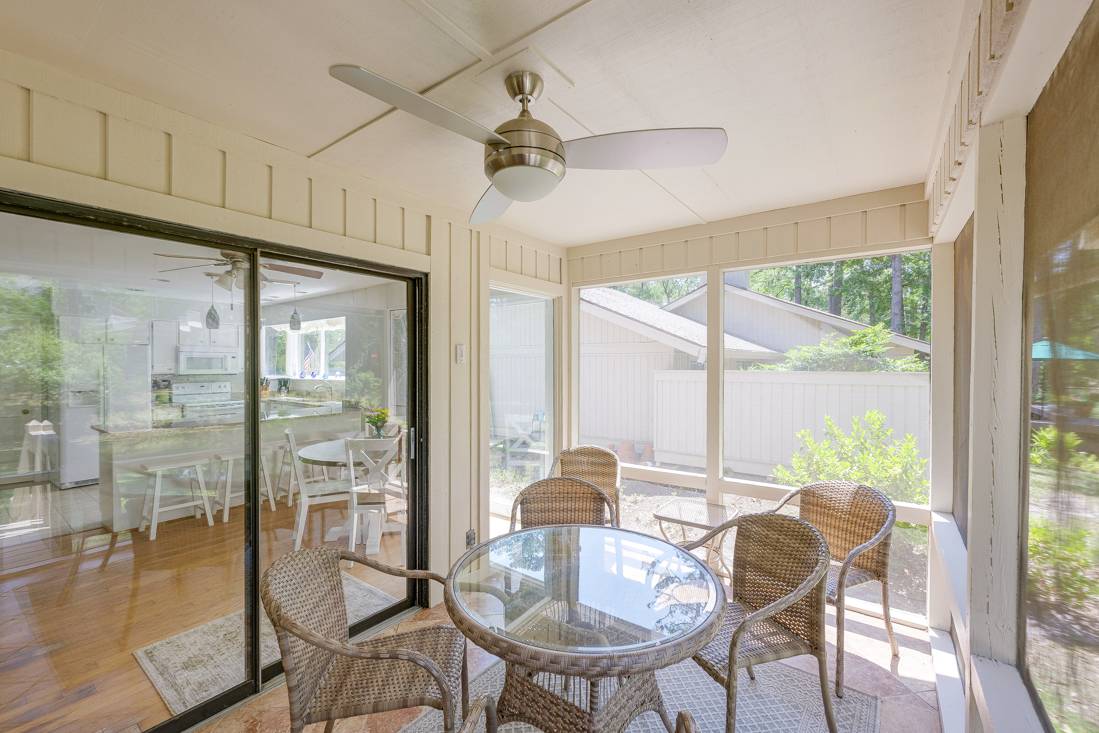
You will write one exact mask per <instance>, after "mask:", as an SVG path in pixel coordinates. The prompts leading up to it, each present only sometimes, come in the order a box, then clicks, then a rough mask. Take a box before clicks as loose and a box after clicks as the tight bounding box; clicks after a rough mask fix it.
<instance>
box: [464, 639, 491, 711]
mask: <svg viewBox="0 0 1099 733" xmlns="http://www.w3.org/2000/svg"><path fill="white" fill-rule="evenodd" d="M468 717H469V642H465V643H463V644H462V720H465V719H466V718H468ZM492 717H494V718H495V717H496V708H495V707H494V708H493V709H492Z"/></svg>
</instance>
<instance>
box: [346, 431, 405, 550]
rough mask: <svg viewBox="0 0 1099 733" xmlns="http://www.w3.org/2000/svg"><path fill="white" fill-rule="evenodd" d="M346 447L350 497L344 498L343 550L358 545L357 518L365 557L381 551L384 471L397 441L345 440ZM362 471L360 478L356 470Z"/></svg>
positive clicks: (389, 439)
mask: <svg viewBox="0 0 1099 733" xmlns="http://www.w3.org/2000/svg"><path fill="white" fill-rule="evenodd" d="M344 444H345V445H346V447H347V467H348V472H347V475H348V477H349V480H350V489H351V495H350V497H349V498H348V504H347V516H348V522H349V525H348V530H349V531H348V540H347V549H348V550H350V551H351V552H354V551H355V546H356V545H357V544H358V543H359V535H360V517H361V520H362V521H361V534H362V544H363V545H364V546H365V552H366V554H368V555H371V554H376V553H378V552H380V551H381V538H382V532H383V531H384V529H385V520H386V508H385V500H386V495H385V487H386V484H387V483H388V482H389V481H390V477H389V475H388V474H387V473H386V469H387V468H388V466H389V464H390V463H391V462H392V461H393V458H394V457H395V456H396V455H397V447H398V445H399V442H398V440H397V438H345V439H344ZM360 466H361V467H362V469H363V474H364V475H363V477H362V478H361V479H360V478H359V477H358V476H359V471H358V470H357V469H358V467H360Z"/></svg>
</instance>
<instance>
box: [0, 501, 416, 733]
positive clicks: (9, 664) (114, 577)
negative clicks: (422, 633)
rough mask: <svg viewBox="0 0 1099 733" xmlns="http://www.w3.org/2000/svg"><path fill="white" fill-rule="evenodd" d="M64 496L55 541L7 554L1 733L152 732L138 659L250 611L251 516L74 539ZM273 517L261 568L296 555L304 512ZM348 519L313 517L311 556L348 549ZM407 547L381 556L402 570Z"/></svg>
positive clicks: (380, 583) (154, 712)
mask: <svg viewBox="0 0 1099 733" xmlns="http://www.w3.org/2000/svg"><path fill="white" fill-rule="evenodd" d="M94 489H95V487H83V488H82V489H81V491H83V492H85V493H87V492H89V490H91V491H94ZM0 491H10V489H3V490H0ZM69 491H73V490H69ZM56 493H57V494H60V495H61V496H54V497H51V499H52V501H51V502H50V503H49V505H50V507H51V509H50V514H51V521H50V522H49V524H50V526H51V527H53V528H54V531H53V534H52V536H48V537H42V538H36V539H32V540H29V541H25V542H19V543H17V544H16V543H14V542H13V541H12V540H11V539H7V540H4V541H3V544H0V730H4V731H74V732H75V731H80V732H81V733H84V732H87V731H126V730H133V726H137V727H138V728H140V729H145V728H148V727H150V726H152V725H154V724H156V723H159V722H161V721H163V720H165V719H167V718H168V717H170V713H169V711H168V709H167V707H166V706H165V705H164V703H163V702H162V700H161V698H160V696H159V695H158V694H157V692H156V689H155V688H154V687H153V685H152V683H151V682H150V681H149V679H148V678H147V677H146V676H145V673H144V672H143V671H142V669H141V668H140V667H139V666H138V664H137V662H136V660H135V658H134V656H133V652H134V650H136V649H139V648H141V647H143V646H146V645H148V644H151V643H153V642H156V641H159V640H161V639H164V638H167V637H170V636H173V635H175V634H178V633H180V632H182V631H185V630H187V629H190V628H193V627H195V626H198V625H201V624H203V623H206V622H209V621H212V620H215V619H218V618H221V617H223V616H226V615H228V614H230V613H233V612H235V611H239V610H240V609H241V608H243V606H244V599H243V594H244V551H243V548H244V511H243V507H234V508H233V509H232V510H231V512H230V520H229V522H228V523H222V522H221V518H220V513H218V514H217V516H216V520H215V523H214V526H213V527H209V526H207V525H206V522H205V519H202V520H198V519H193V518H191V517H185V518H182V519H176V520H173V521H169V522H163V523H161V524H160V527H159V530H158V535H157V539H156V540H155V541H152V542H150V541H149V540H148V539H147V538H146V535H145V533H139V532H137V531H126V532H119V533H116V534H111V533H109V532H107V531H106V530H104V529H102V528H94V529H77V528H75V527H74V526H73V524H76V525H77V526H80V524H81V523H80V522H69V521H67V520H66V518H65V516H64V515H65V507H64V506H63V505H64V504H65V503H66V502H67V501H68V498H67V497H65V496H64V495H65V494H67V493H68V492H67V491H65V492H56ZM69 503H71V502H69ZM276 506H277V511H275V512H272V511H270V508H269V505H268V504H267V503H266V502H265V503H264V504H263V508H262V511H261V543H260V556H261V563H262V568H266V567H267V566H268V565H270V563H271V562H273V561H274V560H275V558H277V557H279V556H280V555H282V554H284V553H286V552H288V551H290V550H291V549H292V548H293V524H294V522H293V520H294V511H295V509H296V506H295V507H294V509H291V508H288V507H287V506H286V505H285V503H283V502H282V501H280V502H279V503H278V504H277V505H276ZM345 516H346V507H345V505H344V504H342V503H333V504H327V505H321V506H317V507H313V508H311V510H310V512H309V518H308V526H307V530H306V537H305V545H306V546H315V545H317V544H319V543H320V542H321V541H322V538H324V537H326V536H327V537H329V538H330V540H332V541H331V544H333V545H336V546H345V543H346V542H347V538H346V535H340V536H338V538H337V535H338V533H337V532H336V531H335V530H336V529H337V528H339V527H340V526H341V525H343V523H344V520H345ZM84 526H86V523H84ZM399 537H400V535H398V534H396V533H388V534H386V535H384V537H383V541H382V552H381V553H380V554H379V555H377V556H375V557H377V559H379V560H381V561H383V562H387V563H391V564H400V565H403V564H404V549H403V547H400V546H399V545H400V539H399ZM348 572H351V573H353V574H354V575H356V576H357V577H359V578H361V579H363V580H365V581H366V582H368V583H371V584H372V585H374V586H375V587H377V588H380V589H381V590H384V591H385V592H387V593H389V594H391V595H393V596H395V597H398V598H401V597H404V594H405V582H404V581H403V580H401V579H397V578H393V577H391V576H388V575H383V574H381V573H377V572H375V571H372V570H370V569H368V568H364V567H362V566H358V565H356V566H355V567H354V568H353V569H349V570H348ZM242 653H243V652H242Z"/></svg>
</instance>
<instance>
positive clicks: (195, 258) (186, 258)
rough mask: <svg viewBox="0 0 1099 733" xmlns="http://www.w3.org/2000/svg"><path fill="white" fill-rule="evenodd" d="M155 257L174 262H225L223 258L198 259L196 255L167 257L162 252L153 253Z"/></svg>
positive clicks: (167, 255)
mask: <svg viewBox="0 0 1099 733" xmlns="http://www.w3.org/2000/svg"><path fill="white" fill-rule="evenodd" d="M153 254H155V255H156V256H157V257H171V258H172V259H175V260H206V261H207V262H225V258H224V257H198V256H196V255H169V254H164V253H163V252H153Z"/></svg>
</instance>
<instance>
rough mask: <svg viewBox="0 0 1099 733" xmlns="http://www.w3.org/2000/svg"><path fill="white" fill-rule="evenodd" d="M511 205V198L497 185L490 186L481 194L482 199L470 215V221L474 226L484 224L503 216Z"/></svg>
mask: <svg viewBox="0 0 1099 733" xmlns="http://www.w3.org/2000/svg"><path fill="white" fill-rule="evenodd" d="M509 206H511V199H509V198H508V197H507V196H505V195H504V194H502V193H500V192H499V191H497V190H496V186H489V187H488V189H487V190H486V191H485V192H484V193H483V194H481V200H480V201H478V202H477V205H476V206H474V207H473V213H472V214H470V215H469V223H470V224H471V225H473V226H477V225H478V224H484V223H485V222H486V221H492V220H493V219H495V218H496V217H498V216H501V215H502V214H503V213H504V212H505V211H507V210H508V207H509Z"/></svg>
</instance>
